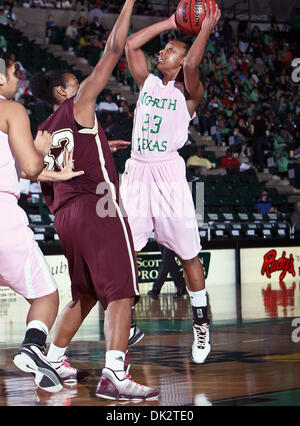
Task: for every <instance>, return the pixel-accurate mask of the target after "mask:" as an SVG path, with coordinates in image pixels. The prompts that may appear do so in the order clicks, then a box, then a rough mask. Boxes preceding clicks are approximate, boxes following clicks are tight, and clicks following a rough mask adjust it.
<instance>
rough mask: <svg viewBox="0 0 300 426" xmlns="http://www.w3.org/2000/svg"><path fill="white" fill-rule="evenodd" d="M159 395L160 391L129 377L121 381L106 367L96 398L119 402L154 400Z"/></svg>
mask: <svg viewBox="0 0 300 426" xmlns="http://www.w3.org/2000/svg"><path fill="white" fill-rule="evenodd" d="M158 394H159V390H158V389H154V388H150V387H148V386H143V385H140V384H139V383H136V382H134V381H133V380H131V376H129V375H127V376H125V377H124V379H122V380H120V379H119V378H118V377H117V376H116V374H115V373H114V371H113V370H111V369H110V368H106V367H105V368H103V370H102V374H101V378H100V381H99V383H98V386H97V390H96V396H98V397H100V398H104V399H118V400H136V401H139V400H154V399H157V397H158Z"/></svg>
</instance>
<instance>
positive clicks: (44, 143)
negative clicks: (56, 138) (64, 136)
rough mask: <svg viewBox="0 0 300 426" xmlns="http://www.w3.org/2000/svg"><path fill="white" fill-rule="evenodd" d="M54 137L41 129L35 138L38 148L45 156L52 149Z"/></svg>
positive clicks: (35, 144)
mask: <svg viewBox="0 0 300 426" xmlns="http://www.w3.org/2000/svg"><path fill="white" fill-rule="evenodd" d="M51 144H52V138H51V134H50V133H49V132H47V131H46V130H45V131H42V130H39V131H38V132H37V135H36V138H35V140H34V146H35V148H36V150H37V151H38V152H39V153H40V154H41V155H42V156H43V157H45V156H46V155H47V154H48V152H49V151H50V149H51Z"/></svg>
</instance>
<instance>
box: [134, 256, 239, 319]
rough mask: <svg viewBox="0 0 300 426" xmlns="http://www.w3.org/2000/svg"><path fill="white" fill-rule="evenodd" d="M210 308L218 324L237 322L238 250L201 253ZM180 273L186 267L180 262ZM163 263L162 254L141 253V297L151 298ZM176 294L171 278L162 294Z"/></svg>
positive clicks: (139, 265) (139, 270)
mask: <svg viewBox="0 0 300 426" xmlns="http://www.w3.org/2000/svg"><path fill="white" fill-rule="evenodd" d="M199 258H200V260H201V262H202V265H203V269H204V275H205V281H206V290H207V294H208V301H209V308H210V311H211V314H212V317H213V319H214V320H229V319H230V320H231V319H236V315H237V313H236V262H235V250H234V249H228V250H208V251H201V252H200V254H199ZM176 261H177V263H178V266H179V269H180V271H181V273H183V272H182V267H181V264H180V262H179V260H178V259H177V258H176ZM160 263H161V253H160V252H141V253H140V254H139V255H138V258H137V265H138V274H139V289H140V294H141V295H143V294H147V292H148V291H149V290H151V289H152V285H153V283H154V281H155V279H156V278H157V275H158V268H159V265H160ZM166 293H171V294H172V293H173V294H175V293H176V287H175V285H174V283H173V280H172V277H171V276H170V274H168V276H167V279H166V281H165V284H164V285H163V287H162V289H161V294H166Z"/></svg>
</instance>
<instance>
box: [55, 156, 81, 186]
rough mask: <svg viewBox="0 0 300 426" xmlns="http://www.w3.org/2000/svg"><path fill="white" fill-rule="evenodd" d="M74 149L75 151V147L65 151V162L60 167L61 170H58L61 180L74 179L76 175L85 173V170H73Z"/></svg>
mask: <svg viewBox="0 0 300 426" xmlns="http://www.w3.org/2000/svg"><path fill="white" fill-rule="evenodd" d="M73 151H74V150H73V149H72V150H71V151H70V152H68V151H67V150H66V151H65V155H64V162H63V164H62V166H61V168H60V172H58V174H59V180H61V181H65V180H70V179H73V178H74V177H77V176H81V175H83V174H84V171H82V170H81V171H79V172H74V171H73V167H74V162H73Z"/></svg>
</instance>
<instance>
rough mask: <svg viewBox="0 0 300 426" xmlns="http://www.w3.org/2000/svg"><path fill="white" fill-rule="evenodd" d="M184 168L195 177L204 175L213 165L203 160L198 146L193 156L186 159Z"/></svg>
mask: <svg viewBox="0 0 300 426" xmlns="http://www.w3.org/2000/svg"><path fill="white" fill-rule="evenodd" d="M186 166H187V168H188V169H189V170H190V171H192V172H193V173H194V175H196V176H199V175H206V174H207V170H210V169H212V168H213V164H212V163H211V162H210V161H209V160H207V159H206V158H203V154H202V148H201V147H200V146H198V147H197V148H196V152H195V154H194V155H192V156H191V157H189V158H188V160H187V163H186Z"/></svg>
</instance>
